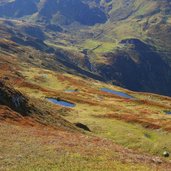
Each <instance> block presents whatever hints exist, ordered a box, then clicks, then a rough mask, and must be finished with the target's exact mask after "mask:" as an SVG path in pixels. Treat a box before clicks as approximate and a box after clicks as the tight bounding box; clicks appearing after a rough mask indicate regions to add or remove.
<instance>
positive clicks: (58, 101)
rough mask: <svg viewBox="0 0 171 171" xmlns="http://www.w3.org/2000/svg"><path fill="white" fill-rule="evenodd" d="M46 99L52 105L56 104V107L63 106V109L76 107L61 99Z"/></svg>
mask: <svg viewBox="0 0 171 171" xmlns="http://www.w3.org/2000/svg"><path fill="white" fill-rule="evenodd" d="M46 99H47V100H48V101H49V102H51V103H54V104H56V105H59V106H63V107H69V108H73V107H75V106H76V105H75V104H74V103H70V102H67V101H63V100H60V99H55V98H46Z"/></svg>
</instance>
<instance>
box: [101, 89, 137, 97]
mask: <svg viewBox="0 0 171 171" xmlns="http://www.w3.org/2000/svg"><path fill="white" fill-rule="evenodd" d="M100 90H101V91H104V92H107V93H111V94H115V95H118V96H120V97H124V98H127V99H133V98H134V97H132V96H130V95H128V94H126V93H123V92H121V91H116V90H111V89H108V88H101V89H100Z"/></svg>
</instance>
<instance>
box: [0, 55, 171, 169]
mask: <svg viewBox="0 0 171 171" xmlns="http://www.w3.org/2000/svg"><path fill="white" fill-rule="evenodd" d="M23 59H25V58H23ZM26 59H27V58H26ZM36 60H38V59H36ZM1 61H3V65H2V67H1V72H0V73H1V74H0V77H1V79H4V77H5V78H6V79H5V80H6V83H7V84H9V85H11V86H13V87H15V88H16V89H17V90H18V91H20V92H22V93H23V94H24V95H26V96H27V97H28V98H29V99H30V102H32V103H33V104H34V105H35V106H37V108H39V109H41V113H45V114H46V116H45V115H42V116H41V115H40V114H39V115H38V116H37V115H36V111H35V113H33V116H27V117H23V116H20V118H19V119H17V118H18V115H16V116H15V113H13V114H12V111H10V110H9V109H8V108H7V109H5V110H4V108H3V107H2V106H1V107H0V109H1V110H0V116H1V117H0V120H1V121H0V126H1V129H0V131H1V134H0V139H1V140H2V141H0V143H1V144H0V152H1V153H0V154H1V159H2V160H1V161H0V166H1V168H0V169H2V170H23V169H25V170H48V169H51V170H66V171H67V170H68V169H70V170H72V171H74V170H80V169H81V170H88V171H91V170H92V171H94V170H131V171H132V170H155V168H156V167H158V168H159V169H160V168H161V170H162V167H165V168H167V167H169V165H168V163H167V160H166V161H165V160H164V159H162V160H163V161H162V164H161V166H159V165H158V164H157V163H158V162H159V163H160V162H161V161H160V160H161V159H158V158H157V159H156V156H159V157H161V156H162V154H163V152H164V151H171V148H170V147H171V145H170V142H171V133H170V131H171V127H170V123H171V120H170V119H171V116H170V115H166V114H165V112H164V111H165V110H167V111H169V110H171V99H170V98H169V97H164V96H159V95H154V94H148V93H140V92H139V93H138V92H132V91H128V90H126V89H122V88H120V87H117V86H112V85H109V84H105V83H102V82H100V81H95V80H92V79H90V78H81V77H79V76H74V75H71V74H69V73H66V72H63V71H62V70H61V71H58V72H54V71H52V70H51V71H50V70H47V69H45V68H43V67H40V66H41V65H40V66H39V65H38V64H39V63H40V64H41V60H40V61H39V63H37V66H36V65H34V64H31V63H25V60H23V61H20V58H17V57H15V56H8V60H7V58H6V56H5V54H4V55H1ZM61 68H62V67H61ZM14 71H17V72H14ZM7 78H8V79H7ZM104 87H105V88H109V89H113V90H117V91H122V92H125V93H128V94H129V95H131V96H133V97H135V98H136V99H125V98H122V97H118V96H116V95H111V94H108V93H105V92H102V91H101V90H100V88H104ZM66 90H75V92H67V91H66ZM46 97H53V98H60V99H62V100H65V101H68V102H72V103H74V104H76V107H75V108H65V107H61V106H58V105H54V104H52V103H50V102H48V101H47V100H46ZM4 111H6V112H7V113H8V115H9V116H8V117H7V118H5V116H6V114H5V113H6V112H5V113H4ZM55 114H57V115H59V116H61V117H63V118H65V119H66V120H67V121H69V122H71V123H76V122H80V123H82V124H85V125H87V126H88V127H89V129H90V130H91V132H90V133H85V132H84V134H83V131H82V130H81V129H78V128H77V129H75V130H74V129H72V127H71V126H70V125H69V124H68V126H67V123H66V124H65V129H63V127H61V126H60V125H61V124H63V121H62V122H61V121H60V122H59V119H60V118H59V117H58V116H55ZM14 118H15V119H14ZM42 124H44V125H42ZM66 127H68V129H66ZM73 127H74V126H73ZM116 144H118V145H116ZM127 148H129V149H130V150H127ZM169 159H170V158H169ZM169 159H168V160H169ZM142 160H143V162H142ZM99 162H100V163H101V164H100V165H99Z"/></svg>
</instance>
